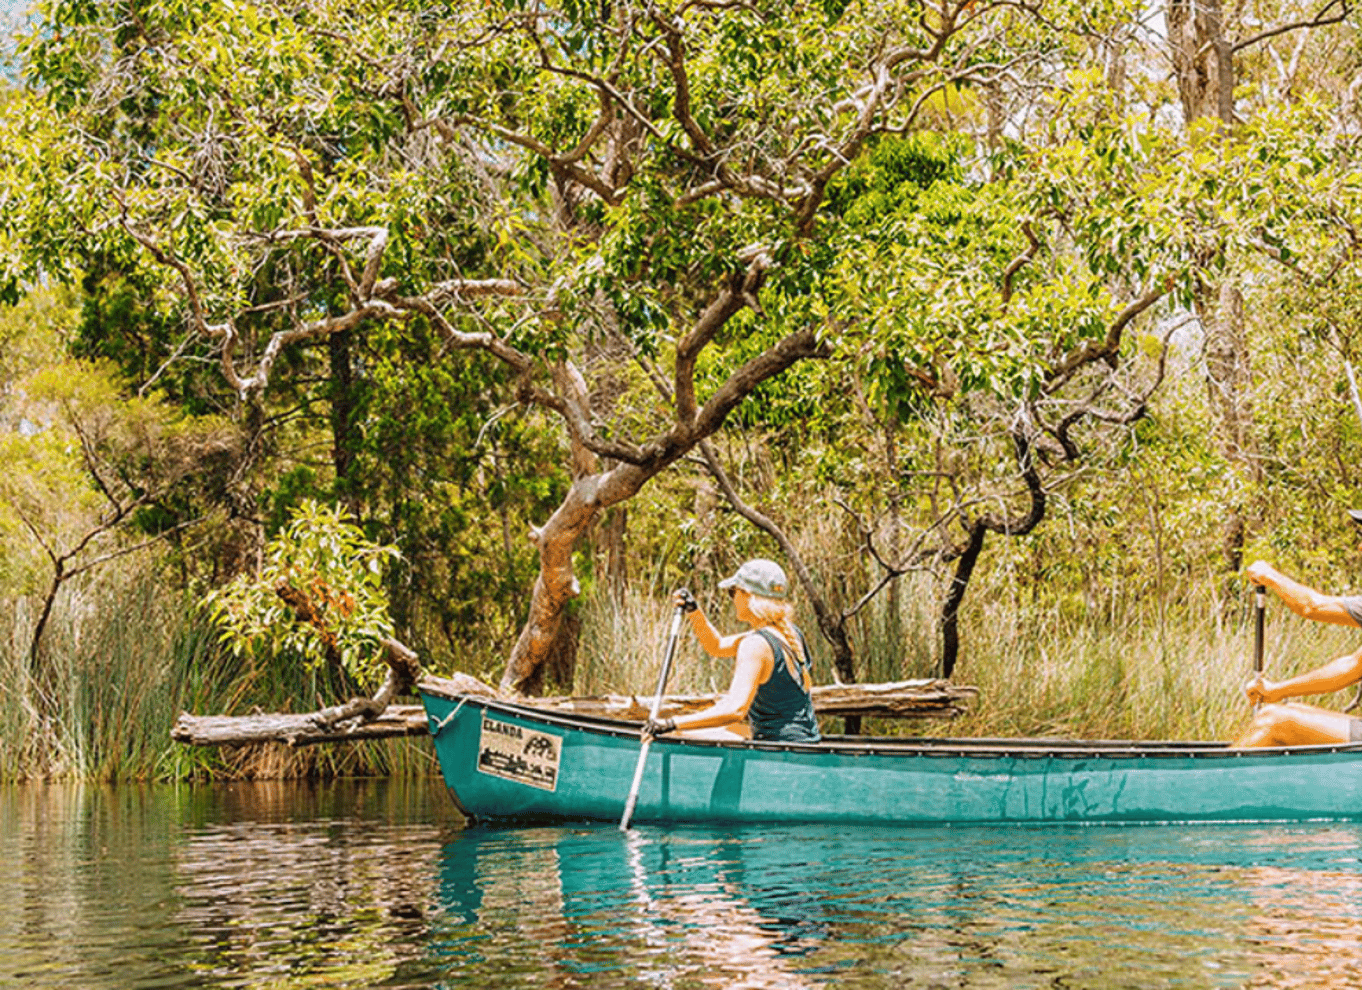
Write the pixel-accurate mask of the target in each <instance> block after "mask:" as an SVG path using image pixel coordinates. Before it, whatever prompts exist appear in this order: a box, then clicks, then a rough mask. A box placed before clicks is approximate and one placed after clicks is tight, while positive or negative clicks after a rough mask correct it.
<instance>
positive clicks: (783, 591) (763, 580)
mask: <svg viewBox="0 0 1362 990" xmlns="http://www.w3.org/2000/svg"><path fill="white" fill-rule="evenodd" d="M719 587H720V588H741V589H742V590H743V591H747V592H751V593H752V594H754V595H761V596H762V597H763V598H777V599H779V598H788V597H789V596H790V582H789V580H788V579H786V577H785V571H784V570H783V569H782V568H781V566H780V565H779V564H777V563H776V562H775V561H774V560H766V559H765V558H762V557H757V558H754V559H753V560H749V561H747V563H745V564H743V565H742V566H741V567H739V568H738V572H737V573H736V574H734V575H733V576H732V577H729V578H724V579H723V580H722V581H720V582H719Z"/></svg>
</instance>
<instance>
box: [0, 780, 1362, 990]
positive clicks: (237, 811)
mask: <svg viewBox="0 0 1362 990" xmlns="http://www.w3.org/2000/svg"><path fill="white" fill-rule="evenodd" d="M1360 859H1362V824H1357V825H1354V824H1348V825H1337V824H1334V825H1324V824H1321V825H1304V826H1251V825H1240V826H1197V827H1189V828H1183V827H1097V828H1064V827H1054V826H1047V827H1038V828H960V829H936V828H932V829H902V830H884V829H866V828H856V829H836V828H828V827H823V826H798V827H771V828H739V829H732V828H726V829H714V828H674V829H658V828H652V827H641V828H638V829H636V830H635V831H634V832H632V833H631V834H629V835H627V836H626V835H622V834H621V833H620V832H619V831H618V830H616V829H615V828H613V827H610V826H580V827H565V828H524V829H501V830H489V829H470V830H466V831H465V830H461V829H460V827H459V823H458V820H457V818H456V817H455V816H454V814H453V812H452V811H451V810H450V806H449V802H448V798H447V796H446V795H445V794H444V792H443V790H442V789H440V787H439V786H438V785H437V784H434V783H431V784H426V783H415V784H411V783H407V784H386V783H358V784H356V783H345V784H339V785H325V786H317V787H311V786H308V785H294V784H289V785H281V784H253V785H230V786H229V785H216V786H212V787H194V788H190V787H179V788H173V787H161V788H137V787H117V788H100V787H95V786H86V787H83V788H82V787H55V786H46V787H42V786H26V787H18V788H10V789H0V986H3V987H11V986H12V987H24V988H35V990H46V988H79V990H106V988H107V990H115V988H116V990H138V988H153V987H155V988H161V987H166V988H170V987H262V988H278V990H284V988H345V987H412V988H415V987H480V988H488V990H500V988H512V987H516V988H519V987H524V988H536V990H538V988H541V987H591V988H593V990H594V988H612V987H650V988H659V990H685V988H690V987H720V988H739V987H750V988H778V987H779V988H783V987H795V988H801V987H853V988H854V987H867V988H869V987H885V988H888V987H922V988H929V987H952V988H954V987H1008V988H1020V987H1046V988H1055V987H1066V988H1074V987H1140V988H1149V987H1243V986H1251V987H1321V988H1330V990H1337V988H1350V987H1362V862H1359V860H1360Z"/></svg>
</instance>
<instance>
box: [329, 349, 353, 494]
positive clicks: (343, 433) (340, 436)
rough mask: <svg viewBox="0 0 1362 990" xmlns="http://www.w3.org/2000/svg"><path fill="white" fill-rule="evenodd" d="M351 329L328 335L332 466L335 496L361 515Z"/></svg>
mask: <svg viewBox="0 0 1362 990" xmlns="http://www.w3.org/2000/svg"><path fill="white" fill-rule="evenodd" d="M352 333H353V331H351V330H338V331H337V332H335V333H332V334H330V335H328V336H327V338H326V348H327V356H328V357H329V358H330V364H331V381H330V383H329V384H330V389H329V392H330V396H329V397H330V400H331V465H332V468H333V469H334V470H335V472H336V495H337V496H338V497H339V499H340V501H341V502H342V503H343V504H344V505H345V507H346V509H347V510H348V511H349V512H350V514H351V515H354V516H358V515H359V506H358V504H357V501H356V496H355V491H356V488H357V486H356V485H355V484H354V477H353V475H354V470H355V446H356V443H355V441H356V437H355V418H356V407H357V405H358V402H357V397H356V390H355V371H354V365H353V363H352V360H351V344H352Z"/></svg>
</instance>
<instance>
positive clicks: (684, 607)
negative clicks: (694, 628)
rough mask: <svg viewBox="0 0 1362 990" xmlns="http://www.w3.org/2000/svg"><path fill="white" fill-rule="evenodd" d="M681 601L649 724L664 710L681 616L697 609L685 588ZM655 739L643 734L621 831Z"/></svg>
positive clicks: (626, 824)
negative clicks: (664, 700)
mask: <svg viewBox="0 0 1362 990" xmlns="http://www.w3.org/2000/svg"><path fill="white" fill-rule="evenodd" d="M677 596H678V598H679V599H680V602H679V604H678V605H677V606H676V614H675V615H674V616H672V630H671V633H670V634H669V635H668V636H667V652H666V655H665V656H664V657H663V659H662V672H661V673H660V674H658V676H657V691H656V693H654V694H653V707H652V710H651V711H650V712H649V713H648V722H649V724H652V723H656V722H657V713H658V711H659V710H660V709H661V708H662V697H663V695H664V694H666V692H667V677H668V676H669V675H670V674H671V672H672V657H674V656H675V655H676V637H677V636H678V635H679V634H680V632H681V616H683V615H685V614H686V613H687V612H690V611H692V610H693V609H694V608H695V599H694V597H692V596H691V593H690V592H689V591H687V590H686V589H685V588H682V589H680V590H679V591H678V592H677ZM652 742H653V737H652V736H651V735H650V734H649V733H647V732H645V733H644V734H643V745H642V746H640V747H639V751H638V763H637V765H635V767H634V782H633V783H632V784H630V785H629V800H627V801H626V802H625V803H624V817H622V818H621V819H620V831H621V832H627V831H629V819H631V818H633V817H634V805H635V804H636V803H638V789H639V786H640V785H641V784H642V783H643V766H644V764H645V763H647V762H648V747H649V746H651V745H652Z"/></svg>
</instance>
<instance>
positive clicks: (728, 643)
mask: <svg viewBox="0 0 1362 990" xmlns="http://www.w3.org/2000/svg"><path fill="white" fill-rule="evenodd" d="M688 614H689V615H690V628H691V631H692V632H694V633H695V638H696V640H697V641H698V642H699V643H700V648H701V649H702V650H704V651H705V652H706V653H708V654H709V655H710V656H712V657H732V656H737V655H738V644H739V643H741V642H742V640H743V637H744V636H746V635H747V634H746V633H733V634H731V635H728V636H722V635H720V633H719V630H717V629H715V628H714V624H713V623H712V622H710V621H709V619H708V617H706V615H705V613H704V611H703V610H701V609H700V608H698V607H697V608H696V609H695V610H694V611H692V612H690V613H688ZM768 649H769V647H768Z"/></svg>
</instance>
